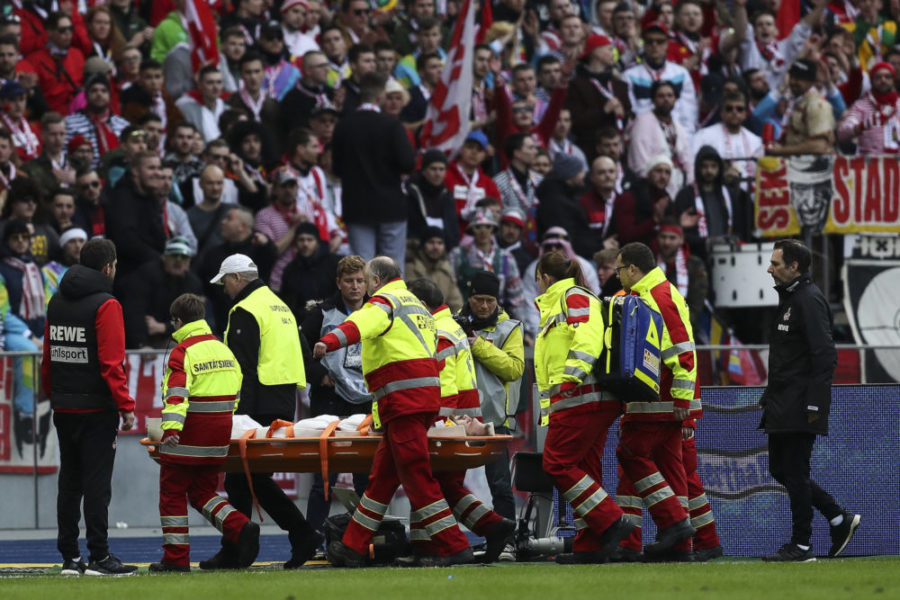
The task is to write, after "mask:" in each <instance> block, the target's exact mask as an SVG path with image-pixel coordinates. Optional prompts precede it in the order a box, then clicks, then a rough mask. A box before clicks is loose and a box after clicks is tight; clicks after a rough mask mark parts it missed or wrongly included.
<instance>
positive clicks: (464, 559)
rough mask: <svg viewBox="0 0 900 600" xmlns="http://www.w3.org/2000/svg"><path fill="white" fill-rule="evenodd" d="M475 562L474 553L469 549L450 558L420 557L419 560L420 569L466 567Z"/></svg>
mask: <svg viewBox="0 0 900 600" xmlns="http://www.w3.org/2000/svg"><path fill="white" fill-rule="evenodd" d="M473 562H475V553H474V552H472V549H471V548H466V549H465V550H460V551H459V552H457V553H456V554H451V555H450V556H436V555H431V556H422V557H420V558H419V566H420V567H452V566H453V565H467V564H469V563H473Z"/></svg>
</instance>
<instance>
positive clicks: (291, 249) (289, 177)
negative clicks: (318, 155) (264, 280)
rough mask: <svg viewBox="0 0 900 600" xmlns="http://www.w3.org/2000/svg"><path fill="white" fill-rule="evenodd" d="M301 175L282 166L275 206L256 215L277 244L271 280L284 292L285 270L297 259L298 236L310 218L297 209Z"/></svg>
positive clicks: (261, 228) (274, 183)
mask: <svg viewBox="0 0 900 600" xmlns="http://www.w3.org/2000/svg"><path fill="white" fill-rule="evenodd" d="M298 190H299V186H298V185H297V172H296V171H294V170H293V169H292V168H290V167H278V169H276V170H275V172H274V173H273V174H272V191H271V193H272V203H271V204H270V205H269V206H267V207H266V208H264V209H262V210H261V211H259V213H257V215H256V229H257V231H259V232H260V233H262V234H263V235H265V236H266V237H267V238H269V239H270V240H272V241H273V242H274V243H275V247H276V248H277V250H278V260H277V261H276V262H275V266H274V267H273V268H272V273H271V276H270V277H269V287H271V288H272V289H273V290H276V291H277V290H281V285H282V273H283V272H284V268H285V267H286V266H287V265H288V263H290V262H291V261H292V260H294V255H295V254H296V252H297V248H296V247H295V246H294V237H295V236H296V233H297V228H298V227H299V226H300V224H301V223H304V222H306V221H307V216H306V215H305V214H304V213H302V212H300V210H299V208H298V207H297V193H298Z"/></svg>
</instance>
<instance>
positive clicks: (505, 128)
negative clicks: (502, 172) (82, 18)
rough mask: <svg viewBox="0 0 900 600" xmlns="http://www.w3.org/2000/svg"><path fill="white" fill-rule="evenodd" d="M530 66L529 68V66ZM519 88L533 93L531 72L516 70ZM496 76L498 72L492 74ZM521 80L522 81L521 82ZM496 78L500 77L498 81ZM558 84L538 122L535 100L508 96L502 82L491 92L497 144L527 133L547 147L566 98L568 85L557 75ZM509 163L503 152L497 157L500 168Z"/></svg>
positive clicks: (502, 145) (532, 74)
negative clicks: (510, 137) (536, 119)
mask: <svg viewBox="0 0 900 600" xmlns="http://www.w3.org/2000/svg"><path fill="white" fill-rule="evenodd" d="M529 69H530V67H529ZM529 72H530V73H531V78H528V77H525V75H527V73H529ZM519 73H520V75H519V78H520V84H519V88H518V89H519V91H520V92H522V93H523V94H530V93H533V87H532V86H531V83H530V81H531V79H532V78H533V77H534V71H533V70H532V71H528V70H525V69H519ZM495 76H496V77H499V73H495ZM523 79H524V83H523V82H522V81H521V80H523ZM497 81H499V80H497ZM558 85H559V87H557V88H556V90H555V91H554V92H553V95H552V96H551V98H550V104H549V105H548V106H547V107H546V109H545V110H544V111H543V116H542V118H541V120H540V121H535V120H534V115H535V110H536V104H537V101H536V100H535V99H534V98H529V99H526V98H516V99H515V100H513V99H511V98H510V97H509V92H507V91H506V86H505V85H499V87H498V89H497V91H496V92H495V93H494V102H495V105H496V107H497V124H496V130H497V146H498V147H502V148H506V139H507V138H508V137H509V136H511V135H513V134H515V133H520V134H526V135H528V136H530V137H533V138H534V139H537V140H540V144H541V146H543V147H545V148H546V147H547V145H548V144H549V143H550V138H551V137H553V130H554V129H556V121H557V120H558V119H559V111H560V110H561V109H562V105H563V102H564V101H565V99H566V89H567V86H568V83H567V81H566V80H565V78H563V77H560V81H559V84H558ZM507 164H508V157H507V156H506V154H504V155H502V156H501V157H500V168H502V169H505V168H506V167H507Z"/></svg>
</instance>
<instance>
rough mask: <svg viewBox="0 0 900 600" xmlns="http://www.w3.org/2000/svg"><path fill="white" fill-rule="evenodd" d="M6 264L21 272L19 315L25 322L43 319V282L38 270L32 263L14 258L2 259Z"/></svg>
mask: <svg viewBox="0 0 900 600" xmlns="http://www.w3.org/2000/svg"><path fill="white" fill-rule="evenodd" d="M3 260H4V262H6V264H8V265H10V266H11V267H13V268H16V269H19V270H20V271H22V301H21V303H20V304H19V315H20V316H21V317H22V318H23V319H24V320H25V321H28V320H30V319H37V318H39V317H43V316H44V314H45V312H44V307H45V302H44V280H43V278H42V277H41V270H40V268H39V267H38V266H37V265H36V264H35V263H34V261H31V262H25V261H22V260H20V259H18V258H16V257H14V256H7V257H6V258H5V259H3Z"/></svg>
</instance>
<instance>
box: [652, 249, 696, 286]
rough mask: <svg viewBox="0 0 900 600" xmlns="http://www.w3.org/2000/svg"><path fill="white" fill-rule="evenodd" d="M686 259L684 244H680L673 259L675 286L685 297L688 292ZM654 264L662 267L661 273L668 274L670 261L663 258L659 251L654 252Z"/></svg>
mask: <svg viewBox="0 0 900 600" xmlns="http://www.w3.org/2000/svg"><path fill="white" fill-rule="evenodd" d="M687 259H688V253H687V250H686V249H685V247H684V246H682V247H681V248H679V249H678V251H677V252H675V261H674V267H675V287H677V288H678V291H679V292H680V293H681V295H682V296H684V297H685V298H686V297H687V294H688V268H687ZM656 264H657V266H659V268H660V269H662V271H663V273H665V274H666V275H668V274H669V265H670V264H672V263H670V262H667V261H666V259H664V258H663V257H662V255H661V254H659V253H657V254H656ZM667 279H668V277H667Z"/></svg>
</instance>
